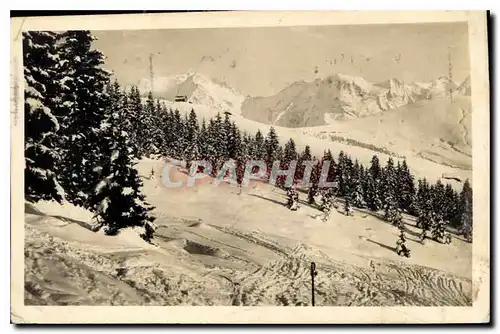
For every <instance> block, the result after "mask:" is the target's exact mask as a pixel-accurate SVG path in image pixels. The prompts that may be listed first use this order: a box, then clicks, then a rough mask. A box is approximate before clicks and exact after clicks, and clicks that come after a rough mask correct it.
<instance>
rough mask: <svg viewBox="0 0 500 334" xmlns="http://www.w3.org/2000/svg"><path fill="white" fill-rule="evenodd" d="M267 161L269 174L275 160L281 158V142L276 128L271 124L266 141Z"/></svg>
mask: <svg viewBox="0 0 500 334" xmlns="http://www.w3.org/2000/svg"><path fill="white" fill-rule="evenodd" d="M264 147H265V152H266V156H265V162H266V165H267V175H269V174H270V173H271V170H272V167H273V163H274V161H279V160H280V143H279V140H278V135H277V134H276V130H275V129H274V127H272V126H271V128H270V129H269V132H268V133H267V136H266V139H265V141H264Z"/></svg>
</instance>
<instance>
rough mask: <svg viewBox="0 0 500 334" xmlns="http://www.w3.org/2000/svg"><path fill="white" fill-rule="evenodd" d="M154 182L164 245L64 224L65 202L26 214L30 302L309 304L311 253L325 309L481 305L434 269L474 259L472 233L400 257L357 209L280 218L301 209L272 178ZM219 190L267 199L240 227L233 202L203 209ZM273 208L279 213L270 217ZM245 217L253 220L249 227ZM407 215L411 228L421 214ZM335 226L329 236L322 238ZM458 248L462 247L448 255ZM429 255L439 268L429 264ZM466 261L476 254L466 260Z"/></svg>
mask: <svg viewBox="0 0 500 334" xmlns="http://www.w3.org/2000/svg"><path fill="white" fill-rule="evenodd" d="M148 161H149V162H148ZM148 161H146V162H144V161H142V162H141V163H140V164H139V167H138V168H139V169H140V171H141V170H142V171H143V172H144V171H149V170H151V168H152V167H154V166H156V168H158V169H160V168H161V163H160V162H159V161H152V160H148ZM154 182H155V181H150V180H145V185H144V187H145V193H146V194H150V196H151V199H153V200H154V201H160V202H161V203H164V204H165V205H163V206H161V205H157V204H158V203H153V204H156V207H157V209H156V210H155V211H154V212H155V214H156V215H157V220H158V222H157V223H158V226H159V227H158V229H157V232H156V237H155V240H156V241H155V242H156V243H157V247H153V246H150V245H148V244H146V243H144V242H142V241H140V239H139V240H135V239H133V238H131V237H133V235H130V234H125V235H124V236H123V237H120V235H118V236H116V237H107V236H104V235H99V234H97V233H95V234H94V233H92V232H90V231H89V230H87V229H85V227H84V226H82V225H79V224H67V223H66V224H61V217H59V216H61V213H63V212H65V214H69V213H71V212H72V210H70V209H67V210H66V211H55V212H54V210H57V205H52V206H48V207H45V208H43V210H45V211H46V210H48V209H50V210H52V212H50V213H51V214H52V215H48V214H45V213H42V212H41V211H36V210H31V211H30V212H29V213H27V218H28V219H27V222H26V223H25V226H26V228H25V303H26V305H163V306H166V305H221V306H230V305H233V306H257V305H279V306H307V305H310V303H311V276H310V265H311V262H312V261H314V262H315V263H316V268H317V271H318V276H316V279H315V297H316V305H318V306H326V305H331V306H390V305H405V306H406V305H408V306H411V305H414V306H417V305H420V306H470V305H471V303H472V297H471V295H472V293H471V279H469V278H467V277H466V276H458V274H453V273H451V272H450V270H449V269H450V266H447V267H445V268H446V270H447V271H443V270H437V269H434V268H438V267H439V268H442V266H440V265H439V264H440V263H441V262H439V261H435V260H434V257H436V256H438V257H439V258H441V260H442V259H447V260H448V259H451V258H452V257H455V258H457V256H458V257H460V256H464V254H466V253H463V251H464V248H463V247H464V246H467V247H468V246H470V245H467V244H465V243H464V242H463V241H460V240H456V241H454V245H453V246H442V245H438V244H436V245H434V244H433V243H431V244H430V245H427V246H425V252H424V246H421V245H418V244H417V243H415V242H414V241H409V242H410V243H411V245H410V247H411V248H412V253H413V252H415V255H414V256H413V257H412V258H411V259H403V260H399V261H398V260H396V259H400V258H398V257H397V256H395V255H394V254H393V253H394V252H393V251H392V250H390V247H389V246H383V247H379V246H380V245H379V246H376V245H373V244H376V243H377V242H373V243H369V242H367V239H368V238H369V239H370V240H372V239H373V240H377V241H379V242H380V243H387V242H392V237H393V236H392V234H394V231H393V230H392V229H391V227H390V226H387V224H386V223H383V222H381V221H380V220H378V219H376V218H373V219H371V218H369V216H368V215H363V214H360V213H359V212H356V213H355V215H354V216H353V217H345V216H343V215H341V214H339V213H337V212H336V211H335V210H333V211H332V215H331V219H330V221H328V222H320V221H318V220H314V219H308V218H306V217H307V216H308V215H309V216H310V215H311V214H312V213H314V212H317V210H315V209H313V208H311V207H308V206H306V205H304V206H303V207H301V209H300V210H299V211H297V212H295V213H294V214H293V216H290V217H295V218H291V219H292V221H289V219H290V218H285V219H284V220H278V219H280V218H278V217H280V216H283V215H291V213H290V212H291V211H289V210H286V208H284V207H283V206H281V205H277V204H276V203H274V202H270V201H265V200H263V198H269V199H272V198H277V197H279V196H280V194H279V193H277V192H276V191H275V189H274V188H271V187H269V186H267V185H259V193H260V194H261V196H262V198H261V197H255V196H251V194H250V193H246V192H243V194H242V195H241V196H237V197H234V194H232V193H231V191H232V189H230V188H217V190H210V191H217V192H216V193H214V194H212V193H210V194H211V195H213V196H209V197H212V198H208V197H207V193H206V192H204V191H203V189H202V188H200V189H199V190H198V191H197V192H190V191H187V192H186V193H175V194H174V193H170V194H168V195H167V194H166V193H162V189H160V188H156V186H155V183H154ZM153 191H154V193H153ZM165 191H169V190H168V189H167V190H165ZM170 191H171V190H170ZM153 194H155V195H153ZM155 196H156V197H155ZM182 196H186V197H182ZM195 196H199V197H195ZM220 196H222V197H220ZM224 196H227V197H224ZM215 197H220V198H219V199H218V202H217V203H227V201H228V200H230V199H232V200H234V201H236V202H238V201H240V204H237V203H236V202H235V203H234V204H235V205H244V206H248V205H252V203H256V204H259V205H261V206H260V207H259V211H262V212H261V215H260V216H259V215H256V214H255V211H249V213H250V214H249V215H248V216H247V215H246V214H242V215H241V216H240V217H241V218H242V219H243V221H242V222H239V224H238V226H235V224H234V222H233V221H232V219H235V218H234V217H233V218H231V217H232V216H231V213H230V211H225V210H231V209H232V206H227V205H225V204H224V206H223V207H219V208H214V205H215V203H216V202H213V203H212V202H210V203H212V204H210V205H209V206H208V208H209V210H208V212H209V213H210V215H213V212H214V211H216V214H215V215H214V216H203V215H204V211H203V205H204V203H203V200H207V199H208V200H213V198H215ZM179 198H180V200H181V201H183V200H185V199H186V198H189V200H190V201H193V200H194V201H195V203H197V205H201V206H198V211H197V212H196V215H197V217H193V216H191V218H189V217H188V215H183V211H182V208H181V207H179V204H178V203H177V202H175V200H176V199H179ZM169 200H170V201H172V200H173V201H174V202H172V203H171V205H172V206H173V207H174V208H177V211H174V212H172V214H169V212H170V211H171V209H170V208H169V207H168V201H169ZM196 200H198V201H201V202H196ZM252 201H253V202H252ZM241 203H243V204H241ZM159 208H161V210H160V211H159ZM190 212H191V211H190ZM247 213H248V212H247ZM269 214H270V215H271V216H270V217H274V218H268V219H264V217H268V215H269ZM273 215H275V216H273ZM200 216H201V217H204V218H202V219H200ZM183 217H184V218H183ZM68 218H69V217H68ZM244 219H247V220H246V221H247V222H249V223H250V225H245V220H244ZM341 219H345V220H346V224H345V225H342V226H344V227H342V226H341V225H338V226H335V224H339V223H341V222H340V220H341ZM207 220H208V221H207ZM238 220H240V219H239V218H238ZM273 220H278V221H273ZM68 221H69V219H68ZM259 223H260V224H261V225H258V224H259ZM240 224H241V225H240ZM286 224H289V226H287V225H286ZM297 224H300V225H297ZM332 224H334V225H332ZM363 224H368V225H363ZM369 224H372V225H369ZM377 224H378V225H377ZM407 224H410V226H412V225H411V224H412V222H411V221H408V222H407ZM355 225H357V226H355ZM350 226H353V231H355V232H354V233H355V235H354V236H352V235H348V234H346V233H347V232H349V231H351V230H350V228H351V227H350ZM368 226H370V227H368ZM257 228H258V229H259V230H257ZM294 228H298V230H294ZM325 228H331V229H329V230H325ZM346 228H347V229H348V230H345V229H346ZM290 229H291V230H290ZM318 229H319V230H318ZM364 230H366V231H368V232H367V233H368V234H366V235H365V238H364V239H362V238H360V234H359V233H360V232H362V231H364ZM294 231H295V232H294ZM297 231H301V232H300V233H298V232H297ZM316 231H318V232H316ZM328 231H329V232H328ZM314 233H317V236H315V235H314ZM325 233H327V234H328V235H331V237H328V238H326V239H325V238H321V237H322V236H323V235H324V234H325ZM349 233H351V232H349ZM413 233H414V232H413ZM297 234H299V235H297ZM291 237H293V238H291ZM104 238H107V239H104ZM310 238H313V240H315V241H314V242H312V241H310ZM318 238H319V239H318ZM349 238H351V239H349ZM384 238H385V239H384ZM353 239H355V240H353ZM103 240H109V242H106V241H103ZM311 240H312V239H311ZM359 240H362V241H359ZM363 240H364V241H363ZM141 242H142V243H141ZM316 242H319V243H321V244H316ZM324 242H327V243H333V244H334V245H335V247H336V248H335V249H334V250H332V249H330V248H323V246H322V244H323V243H324ZM366 247H368V248H366ZM370 247H372V248H370ZM443 247H445V248H443ZM447 247H454V249H453V250H449V248H447ZM455 247H456V248H455ZM363 249H364V252H361V253H360V251H363ZM450 251H452V252H458V251H459V253H455V254H453V255H452V256H451V257H450V255H449V254H448V253H449V252H450ZM439 252H445V254H446V255H444V254H441V253H439ZM419 254H420V255H419ZM424 254H428V255H424ZM333 256H335V257H333ZM419 256H420V257H419ZM423 256H425V257H423ZM458 259H459V258H458ZM409 260H411V261H409ZM429 260H433V261H434V262H432V261H431V262H429ZM422 261H424V263H427V262H428V263H430V266H427V265H426V266H423V265H421V263H422ZM453 261H458V260H453ZM438 263H439V264H438ZM461 263H462V265H463V263H467V262H459V263H458V264H456V265H458V266H460V265H461ZM431 266H433V268H431ZM454 272H455V271H454Z"/></svg>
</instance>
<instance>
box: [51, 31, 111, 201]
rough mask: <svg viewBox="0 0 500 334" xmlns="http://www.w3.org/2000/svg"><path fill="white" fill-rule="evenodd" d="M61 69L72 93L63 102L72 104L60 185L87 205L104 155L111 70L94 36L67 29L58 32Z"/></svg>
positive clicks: (65, 125)
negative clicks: (102, 137) (103, 133)
mask: <svg viewBox="0 0 500 334" xmlns="http://www.w3.org/2000/svg"><path fill="white" fill-rule="evenodd" d="M59 37H60V43H58V53H59V55H60V58H61V60H60V64H61V66H60V68H59V69H58V70H59V71H60V72H61V73H64V75H65V76H67V77H68V78H70V79H69V80H67V81H66V82H65V85H66V86H67V87H68V89H69V90H70V91H71V92H72V94H71V95H66V96H65V101H64V102H63V104H66V105H70V106H71V107H70V108H69V114H68V116H67V117H65V119H64V127H63V128H64V132H65V133H64V136H65V138H67V140H66V141H64V143H63V144H62V146H63V147H62V150H63V153H64V154H63V156H64V159H63V160H62V161H61V164H60V170H61V184H62V186H63V188H64V189H65V190H66V194H67V199H68V200H69V201H70V202H72V203H73V204H75V205H81V206H84V207H87V208H88V196H89V194H91V193H92V189H93V188H94V186H95V184H96V183H97V182H98V179H97V177H98V171H97V170H96V165H95V163H94V162H95V161H99V160H100V158H101V155H102V152H101V151H102V146H101V143H102V141H101V135H102V127H103V126H104V125H105V122H104V120H105V111H106V110H107V108H108V106H109V97H108V95H107V93H106V92H105V88H106V86H107V84H108V83H109V73H108V72H107V71H105V70H103V69H102V65H103V64H104V56H103V54H102V53H101V52H99V51H97V50H94V49H92V41H93V40H94V37H93V36H92V35H91V33H90V32H89V31H86V30H79V31H67V32H65V33H62V34H61V35H59Z"/></svg>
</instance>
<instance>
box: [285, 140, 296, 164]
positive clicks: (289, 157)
mask: <svg viewBox="0 0 500 334" xmlns="http://www.w3.org/2000/svg"><path fill="white" fill-rule="evenodd" d="M294 160H297V149H296V146H295V142H294V141H293V139H292V138H290V139H289V140H288V142H287V143H286V144H285V149H284V152H283V161H284V162H285V163H290V162H291V161H294Z"/></svg>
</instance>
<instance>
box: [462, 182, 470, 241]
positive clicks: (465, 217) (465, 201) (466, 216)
mask: <svg viewBox="0 0 500 334" xmlns="http://www.w3.org/2000/svg"><path fill="white" fill-rule="evenodd" d="M472 209H473V196H472V188H471V186H470V184H469V180H466V181H465V182H464V186H463V188H462V192H461V193H460V223H461V224H460V232H461V233H462V235H464V236H465V237H466V238H467V240H468V241H470V242H472V226H473V224H472V212H473V211H472Z"/></svg>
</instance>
